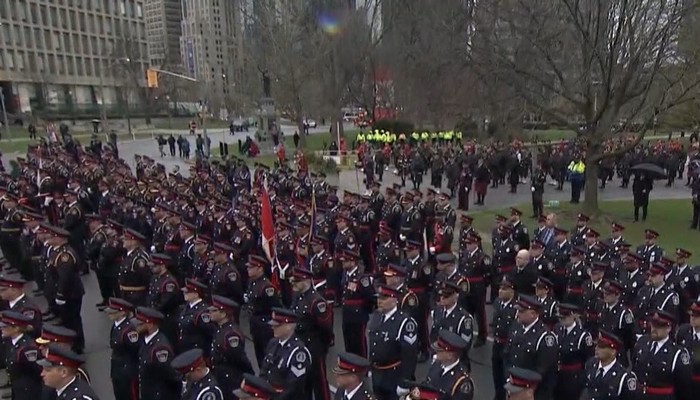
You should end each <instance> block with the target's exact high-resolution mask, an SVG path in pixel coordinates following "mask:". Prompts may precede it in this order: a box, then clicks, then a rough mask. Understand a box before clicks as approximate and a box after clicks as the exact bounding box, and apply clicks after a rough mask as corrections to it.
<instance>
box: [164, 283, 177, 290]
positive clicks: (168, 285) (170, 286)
mask: <svg viewBox="0 0 700 400" xmlns="http://www.w3.org/2000/svg"><path fill="white" fill-rule="evenodd" d="M165 291H166V292H174V291H175V282H168V283H166V284H165Z"/></svg>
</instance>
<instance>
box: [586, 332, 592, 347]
mask: <svg viewBox="0 0 700 400" xmlns="http://www.w3.org/2000/svg"><path fill="white" fill-rule="evenodd" d="M586 346H588V347H591V346H593V337H592V336H591V335H589V334H588V333H586Z"/></svg>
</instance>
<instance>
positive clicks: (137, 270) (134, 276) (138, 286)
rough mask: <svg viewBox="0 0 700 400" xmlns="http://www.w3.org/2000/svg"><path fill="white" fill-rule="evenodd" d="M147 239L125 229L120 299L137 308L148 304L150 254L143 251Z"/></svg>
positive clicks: (120, 271) (120, 276)
mask: <svg viewBox="0 0 700 400" xmlns="http://www.w3.org/2000/svg"><path fill="white" fill-rule="evenodd" d="M145 240H146V237H145V236H143V235H142V234H140V233H139V232H137V231H135V230H133V229H125V230H124V236H123V240H122V243H123V245H124V249H125V250H126V257H125V258H124V262H123V263H122V265H121V268H120V269H119V277H118V281H119V293H120V295H119V297H121V298H122V299H124V300H126V301H128V302H129V303H131V304H133V305H134V306H135V307H138V306H143V305H145V304H146V298H147V294H148V292H147V290H148V283H149V281H150V279H151V278H150V271H149V270H148V254H147V253H146V251H145V250H144V249H143V244H144V242H145Z"/></svg>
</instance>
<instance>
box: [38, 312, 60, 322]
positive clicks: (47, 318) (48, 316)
mask: <svg viewBox="0 0 700 400" xmlns="http://www.w3.org/2000/svg"><path fill="white" fill-rule="evenodd" d="M56 318H58V317H57V316H56V315H54V314H51V313H49V314H46V315H44V316H42V320H43V321H44V322H51V321H54V320H55V319H56Z"/></svg>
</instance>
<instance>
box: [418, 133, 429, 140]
mask: <svg viewBox="0 0 700 400" xmlns="http://www.w3.org/2000/svg"><path fill="white" fill-rule="evenodd" d="M420 138H421V139H423V140H428V139H430V135H429V134H428V132H423V133H421V135H420Z"/></svg>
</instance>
